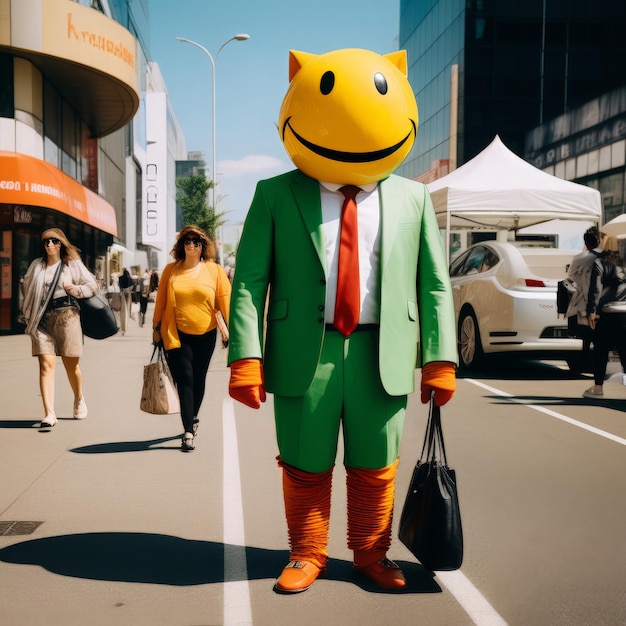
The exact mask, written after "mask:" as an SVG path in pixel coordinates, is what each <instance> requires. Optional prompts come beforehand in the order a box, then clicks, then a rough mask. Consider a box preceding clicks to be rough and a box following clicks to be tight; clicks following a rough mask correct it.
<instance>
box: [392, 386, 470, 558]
mask: <svg viewBox="0 0 626 626" xmlns="http://www.w3.org/2000/svg"><path fill="white" fill-rule="evenodd" d="M424 453H426V455H425V454H424ZM399 538H400V541H402V543H403V544H404V545H405V546H406V547H407V548H408V549H409V550H410V551H411V552H412V553H413V555H414V556H415V557H416V558H417V559H418V561H420V563H421V564H422V565H423V566H424V567H426V568H428V569H431V570H455V569H458V568H459V567H461V563H462V562H463V529H462V526H461V512H460V509H459V499H458V494H457V484H456V473H455V471H454V470H453V469H450V468H449V467H448V461H447V459H446V449H445V445H444V442H443V431H442V429H441V409H440V407H438V406H435V403H434V401H433V399H432V397H431V400H430V412H429V415H428V425H427V427H426V435H425V437H424V445H423V446H422V452H421V454H420V458H419V460H418V461H417V465H416V466H415V469H414V470H413V476H412V478H411V484H410V486H409V491H408V493H407V496H406V500H405V502H404V507H403V509H402V515H401V517H400V530H399Z"/></svg>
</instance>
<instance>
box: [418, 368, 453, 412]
mask: <svg viewBox="0 0 626 626" xmlns="http://www.w3.org/2000/svg"><path fill="white" fill-rule="evenodd" d="M431 391H434V392H435V406H443V405H444V404H445V403H446V402H448V400H450V398H452V396H453V395H454V392H455V391H456V367H455V366H454V363H450V362H448V361H431V362H430V363H426V365H424V367H422V402H423V403H424V404H428V402H430V393H431Z"/></svg>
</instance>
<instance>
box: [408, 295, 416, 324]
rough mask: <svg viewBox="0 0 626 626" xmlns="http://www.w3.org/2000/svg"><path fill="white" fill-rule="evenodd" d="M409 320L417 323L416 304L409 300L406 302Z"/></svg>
mask: <svg viewBox="0 0 626 626" xmlns="http://www.w3.org/2000/svg"><path fill="white" fill-rule="evenodd" d="M407 307H408V311H407V312H408V314H409V320H411V321H412V322H415V321H417V302H415V300H409V301H408V302H407Z"/></svg>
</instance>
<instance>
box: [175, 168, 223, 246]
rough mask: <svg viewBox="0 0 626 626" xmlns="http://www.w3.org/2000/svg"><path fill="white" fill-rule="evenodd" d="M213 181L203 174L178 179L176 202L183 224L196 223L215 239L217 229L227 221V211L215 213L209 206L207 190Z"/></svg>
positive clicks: (213, 208)
mask: <svg viewBox="0 0 626 626" xmlns="http://www.w3.org/2000/svg"><path fill="white" fill-rule="evenodd" d="M212 187H213V181H211V180H209V179H208V178H207V177H206V176H204V175H202V174H193V175H191V176H186V177H183V178H177V179H176V202H177V203H178V205H179V206H180V211H181V215H182V221H183V226H187V225H189V224H195V225H196V226H198V227H200V228H201V229H202V230H204V232H205V233H206V234H207V235H208V236H209V237H210V238H211V239H213V241H215V240H216V239H217V238H216V232H217V229H218V228H219V227H220V226H221V225H222V224H224V223H225V221H226V220H225V219H223V217H224V215H225V213H215V207H211V206H209V203H208V200H207V191H208V190H209V189H211V188H212Z"/></svg>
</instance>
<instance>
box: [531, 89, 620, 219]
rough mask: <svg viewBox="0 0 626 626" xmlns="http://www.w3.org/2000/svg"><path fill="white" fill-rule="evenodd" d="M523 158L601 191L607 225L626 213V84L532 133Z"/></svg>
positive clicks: (540, 167)
mask: <svg viewBox="0 0 626 626" xmlns="http://www.w3.org/2000/svg"><path fill="white" fill-rule="evenodd" d="M524 158H525V159H526V160H527V161H529V162H530V163H532V164H533V165H534V166H535V167H538V168H539V169H542V170H544V171H545V172H548V173H549V174H553V175H555V176H558V177H559V178H564V179H566V180H571V181H574V182H577V183H582V184H584V185H588V186H589V187H593V188H594V189H598V190H599V191H600V193H601V194H602V203H603V206H604V215H603V220H602V222H603V223H605V222H608V221H610V220H612V219H613V218H614V217H617V216H618V215H620V214H622V213H626V195H625V192H626V86H622V87H620V88H618V89H615V90H613V91H611V92H609V93H606V94H603V95H601V96H599V97H597V98H594V99H593V100H590V101H589V102H587V103H585V104H584V105H583V106H581V107H578V108H576V109H573V110H571V111H569V112H568V113H564V114H563V115H560V116H558V117H556V118H554V119H553V120H550V121H548V122H546V123H545V124H542V125H541V126H538V127H537V128H535V129H533V130H532V131H530V132H529V133H528V134H527V136H526V146H525V150H524Z"/></svg>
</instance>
